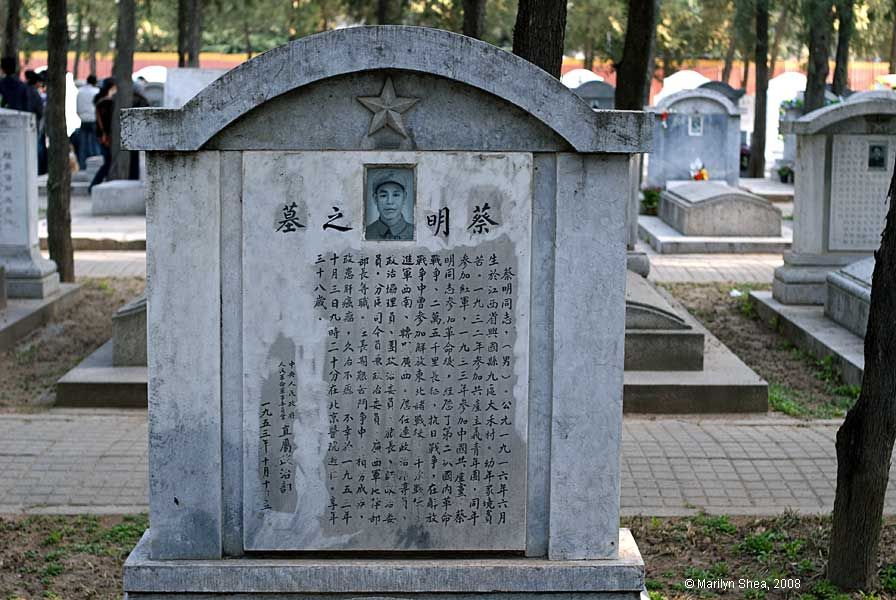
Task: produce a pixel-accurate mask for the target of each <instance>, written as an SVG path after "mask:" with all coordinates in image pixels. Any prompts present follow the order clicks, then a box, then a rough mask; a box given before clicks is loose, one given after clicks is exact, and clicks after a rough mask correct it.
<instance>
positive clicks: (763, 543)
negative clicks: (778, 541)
mask: <svg viewBox="0 0 896 600" xmlns="http://www.w3.org/2000/svg"><path fill="white" fill-rule="evenodd" d="M776 537H777V536H776V535H775V532H774V531H771V530H766V531H763V532H760V533H751V534H750V535H748V536H747V537H746V538H744V541H743V542H741V543H740V544H739V546H738V549H739V550H740V551H741V552H743V553H745V554H751V555H753V556H756V557H759V558H764V557H767V556H768V555H769V554H771V553H772V552H773V551H774V549H775V538H776Z"/></svg>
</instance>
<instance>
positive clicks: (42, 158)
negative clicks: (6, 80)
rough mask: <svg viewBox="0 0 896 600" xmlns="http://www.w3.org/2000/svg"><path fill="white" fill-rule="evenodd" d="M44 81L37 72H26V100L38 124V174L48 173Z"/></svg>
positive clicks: (27, 108)
mask: <svg viewBox="0 0 896 600" xmlns="http://www.w3.org/2000/svg"><path fill="white" fill-rule="evenodd" d="M43 85H44V80H43V79H42V78H41V76H40V75H38V74H37V73H36V72H35V71H25V99H26V107H25V110H26V111H27V112H30V113H33V114H34V119H35V121H36V122H37V174H38V175H43V174H44V173H46V172H47V132H46V128H45V126H44V125H45V124H44V96H43V95H42V94H41V88H42V87H43Z"/></svg>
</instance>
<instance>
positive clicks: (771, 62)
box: [768, 2, 793, 77]
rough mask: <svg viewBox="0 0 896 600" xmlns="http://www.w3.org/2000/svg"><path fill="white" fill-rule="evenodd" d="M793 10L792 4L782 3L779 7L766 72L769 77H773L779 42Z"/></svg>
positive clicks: (785, 30) (779, 49)
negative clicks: (779, 11) (779, 10)
mask: <svg viewBox="0 0 896 600" xmlns="http://www.w3.org/2000/svg"><path fill="white" fill-rule="evenodd" d="M792 9H793V3H791V2H784V3H783V6H781V13H780V14H779V15H778V20H777V21H776V22H775V37H774V40H773V41H772V48H771V53H770V56H769V58H768V72H769V75H770V76H771V77H774V76H775V66H776V65H777V63H778V53H779V52H780V51H781V41H782V40H783V39H784V34H785V33H786V32H787V23H788V21H789V20H790V12H791V10H792Z"/></svg>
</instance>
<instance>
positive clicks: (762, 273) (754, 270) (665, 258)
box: [43, 245, 784, 284]
mask: <svg viewBox="0 0 896 600" xmlns="http://www.w3.org/2000/svg"><path fill="white" fill-rule="evenodd" d="M639 249H640V250H645V251H646V250H647V249H646V247H641V246H640V245H639ZM43 254H44V256H45V257H49V254H48V253H46V252H44V253H43ZM648 254H650V276H649V278H650V279H651V280H652V281H661V282H685V281H695V282H711V281H736V282H738V283H764V284H771V282H772V278H773V276H774V271H775V268H777V267H779V266H781V265H782V264H784V261H783V259H782V258H781V256H780V255H778V254H664V255H661V254H656V253H654V252H652V251H650V252H648ZM75 274H76V275H77V276H78V277H146V252H144V251H142V250H138V251H83V252H75Z"/></svg>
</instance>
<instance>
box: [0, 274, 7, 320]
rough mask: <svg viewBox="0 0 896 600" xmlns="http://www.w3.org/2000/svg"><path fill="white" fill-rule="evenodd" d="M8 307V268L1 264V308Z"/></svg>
mask: <svg viewBox="0 0 896 600" xmlns="http://www.w3.org/2000/svg"><path fill="white" fill-rule="evenodd" d="M4 308H6V269H5V268H4V267H3V265H0V310H3V309H4Z"/></svg>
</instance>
